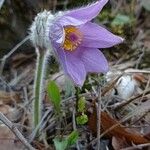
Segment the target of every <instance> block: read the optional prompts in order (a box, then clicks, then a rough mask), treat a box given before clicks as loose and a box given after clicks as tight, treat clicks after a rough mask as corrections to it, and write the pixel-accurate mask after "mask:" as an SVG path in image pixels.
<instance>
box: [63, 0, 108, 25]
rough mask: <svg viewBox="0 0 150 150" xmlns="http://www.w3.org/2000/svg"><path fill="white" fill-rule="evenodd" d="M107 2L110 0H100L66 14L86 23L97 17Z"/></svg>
mask: <svg viewBox="0 0 150 150" xmlns="http://www.w3.org/2000/svg"><path fill="white" fill-rule="evenodd" d="M107 2H108V0H98V1H96V2H95V3H93V4H91V5H88V6H85V7H82V8H79V9H74V10H72V11H69V12H68V13H66V15H65V16H67V17H71V18H74V19H77V20H81V21H82V22H84V23H86V22H88V21H91V20H92V19H93V18H95V17H96V16H97V15H98V14H99V13H100V11H101V10H102V8H103V7H104V5H105V4H106V3H107Z"/></svg>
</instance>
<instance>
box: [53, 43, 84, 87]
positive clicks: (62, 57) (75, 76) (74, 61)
mask: <svg viewBox="0 0 150 150" xmlns="http://www.w3.org/2000/svg"><path fill="white" fill-rule="evenodd" d="M54 47H55V48H56V49H55V51H56V53H57V55H58V57H59V61H60V64H61V65H62V67H63V69H64V71H65V73H66V74H67V75H68V76H69V77H70V78H71V79H72V80H73V81H74V83H75V84H76V85H77V86H82V85H83V83H84V81H85V78H86V70H85V67H84V64H83V62H82V60H81V59H80V57H77V56H76V55H75V54H74V53H73V52H66V51H64V50H63V49H62V48H60V47H58V46H56V45H55V46H54Z"/></svg>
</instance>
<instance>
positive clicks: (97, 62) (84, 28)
mask: <svg viewBox="0 0 150 150" xmlns="http://www.w3.org/2000/svg"><path fill="white" fill-rule="evenodd" d="M107 2H108V0H98V1H96V2H95V3H92V4H91V5H88V6H86V7H82V8H78V9H74V10H71V11H66V12H62V13H57V14H55V15H54V17H51V19H47V20H48V21H47V22H48V23H47V24H48V28H46V29H47V31H46V34H48V35H45V36H46V37H48V38H49V43H51V46H52V47H53V49H54V52H55V54H56V55H57V57H58V60H59V62H60V64H61V65H62V67H63V69H64V71H65V73H66V74H67V75H68V76H69V77H70V78H71V79H72V80H73V81H74V83H75V84H76V85H77V86H82V85H83V83H84V81H85V78H86V74H87V73H106V72H107V71H108V62H107V60H106V58H105V56H104V55H103V54H102V52H101V51H100V50H99V49H98V48H108V47H112V46H114V45H116V44H119V43H121V42H122V41H123V39H122V38H121V37H119V36H116V35H114V34H112V33H111V32H109V31H108V30H106V29H105V28H103V27H102V26H100V25H98V24H95V23H92V22H91V20H92V19H93V18H95V17H96V16H97V15H98V14H99V12H100V11H101V10H102V8H103V6H104V5H105V4H106V3H107ZM43 36H44V35H43Z"/></svg>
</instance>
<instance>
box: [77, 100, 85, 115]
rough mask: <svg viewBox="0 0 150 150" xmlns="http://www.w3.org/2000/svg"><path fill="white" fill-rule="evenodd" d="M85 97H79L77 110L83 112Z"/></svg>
mask: <svg viewBox="0 0 150 150" xmlns="http://www.w3.org/2000/svg"><path fill="white" fill-rule="evenodd" d="M85 103H86V101H85V97H81V98H80V99H79V101H78V112H81V113H83V112H85Z"/></svg>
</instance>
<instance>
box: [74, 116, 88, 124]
mask: <svg viewBox="0 0 150 150" xmlns="http://www.w3.org/2000/svg"><path fill="white" fill-rule="evenodd" d="M76 121H77V124H78V125H84V124H86V123H87V122H88V116H87V115H86V114H82V115H81V116H78V117H76Z"/></svg>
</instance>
